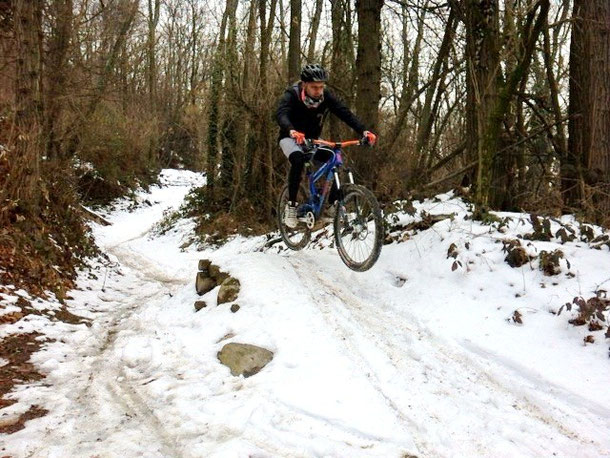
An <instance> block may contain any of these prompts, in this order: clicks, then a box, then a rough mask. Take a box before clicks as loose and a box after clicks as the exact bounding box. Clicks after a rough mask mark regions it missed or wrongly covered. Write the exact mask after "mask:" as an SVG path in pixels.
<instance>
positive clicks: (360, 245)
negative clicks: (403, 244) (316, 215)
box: [334, 185, 383, 272]
mask: <svg viewBox="0 0 610 458" xmlns="http://www.w3.org/2000/svg"><path fill="white" fill-rule="evenodd" d="M343 195H344V197H343V201H342V202H340V203H339V206H338V207H337V213H336V214H335V220H334V229H335V243H336V245H337V251H338V252H339V256H340V257H341V260H342V261H343V262H344V263H345V265H346V266H347V267H349V268H350V269H352V270H356V271H358V272H364V271H365V270H369V269H370V268H371V267H373V265H374V264H375V262H377V259H378V258H379V255H380V254H381V247H382V245H383V221H382V217H381V209H380V208H379V203H378V202H377V199H376V198H375V196H374V195H373V193H372V192H371V191H369V190H368V189H366V188H365V187H364V186H359V185H346V186H344V188H343Z"/></svg>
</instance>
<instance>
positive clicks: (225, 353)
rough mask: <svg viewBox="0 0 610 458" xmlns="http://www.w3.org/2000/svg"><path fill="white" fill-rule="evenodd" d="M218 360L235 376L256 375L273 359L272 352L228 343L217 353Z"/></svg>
mask: <svg viewBox="0 0 610 458" xmlns="http://www.w3.org/2000/svg"><path fill="white" fill-rule="evenodd" d="M217 356H218V359H219V360H220V362H221V363H222V364H224V365H225V366H227V367H228V368H229V369H231V374H232V375H235V376H240V375H243V376H244V377H250V376H252V375H254V374H257V373H258V372H259V371H260V370H261V369H262V368H263V367H265V366H266V365H267V364H269V362H270V361H271V360H272V359H273V352H271V351H269V350H267V349H265V348H261V347H257V346H256V345H250V344H240V343H228V344H226V345H225V346H224V347H222V350H220V351H219V352H218V355H217Z"/></svg>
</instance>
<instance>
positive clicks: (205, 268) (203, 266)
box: [198, 259, 212, 273]
mask: <svg viewBox="0 0 610 458" xmlns="http://www.w3.org/2000/svg"><path fill="white" fill-rule="evenodd" d="M211 264H212V261H210V260H209V259H200V260H199V265H198V269H199V271H201V272H208V273H209V272H210V265H211Z"/></svg>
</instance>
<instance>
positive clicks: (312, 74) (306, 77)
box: [301, 64, 328, 83]
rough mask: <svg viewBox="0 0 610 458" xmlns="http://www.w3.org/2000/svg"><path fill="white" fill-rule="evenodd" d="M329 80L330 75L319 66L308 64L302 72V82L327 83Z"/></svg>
mask: <svg viewBox="0 0 610 458" xmlns="http://www.w3.org/2000/svg"><path fill="white" fill-rule="evenodd" d="M326 80H328V73H327V72H326V70H324V67H322V66H321V65H319V64H308V65H305V67H303V70H302V71H301V81H303V82H306V83H308V82H312V81H326Z"/></svg>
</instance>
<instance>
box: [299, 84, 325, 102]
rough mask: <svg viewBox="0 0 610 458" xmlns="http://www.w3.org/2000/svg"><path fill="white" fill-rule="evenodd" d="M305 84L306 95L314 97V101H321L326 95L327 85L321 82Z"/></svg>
mask: <svg viewBox="0 0 610 458" xmlns="http://www.w3.org/2000/svg"><path fill="white" fill-rule="evenodd" d="M304 84H305V93H306V94H307V95H308V96H309V97H313V98H314V99H319V98H320V97H321V96H322V94H323V93H324V87H325V86H326V84H325V83H324V82H321V81H314V82H310V83H304Z"/></svg>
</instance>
